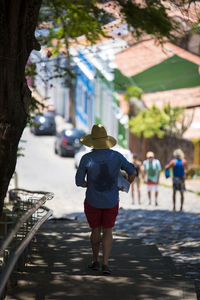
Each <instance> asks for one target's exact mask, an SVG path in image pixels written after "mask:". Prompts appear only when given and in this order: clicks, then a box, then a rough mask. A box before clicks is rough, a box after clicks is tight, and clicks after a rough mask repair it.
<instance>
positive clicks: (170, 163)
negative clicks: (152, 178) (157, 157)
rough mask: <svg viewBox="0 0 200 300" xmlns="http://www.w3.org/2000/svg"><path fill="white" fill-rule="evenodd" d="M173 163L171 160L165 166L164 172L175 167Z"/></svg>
mask: <svg viewBox="0 0 200 300" xmlns="http://www.w3.org/2000/svg"><path fill="white" fill-rule="evenodd" d="M175 164H176V163H175V161H174V160H173V159H172V160H170V162H169V163H168V164H167V165H166V166H165V170H168V169H170V168H173V167H174V166H175Z"/></svg>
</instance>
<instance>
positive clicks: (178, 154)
mask: <svg viewBox="0 0 200 300" xmlns="http://www.w3.org/2000/svg"><path fill="white" fill-rule="evenodd" d="M173 156H174V158H173V159H172V160H170V162H169V163H168V164H167V165H166V166H165V170H168V169H170V168H172V169H173V210H176V191H179V192H180V194H181V205H180V211H182V210H183V203H184V191H185V169H187V161H186V159H184V153H183V151H182V150H181V149H176V150H175V151H174V153H173Z"/></svg>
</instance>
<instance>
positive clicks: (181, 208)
mask: <svg viewBox="0 0 200 300" xmlns="http://www.w3.org/2000/svg"><path fill="white" fill-rule="evenodd" d="M183 203H184V193H183V192H181V207H180V211H182V210H183Z"/></svg>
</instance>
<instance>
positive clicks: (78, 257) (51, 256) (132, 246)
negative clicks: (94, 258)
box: [6, 219, 197, 300]
mask: <svg viewBox="0 0 200 300" xmlns="http://www.w3.org/2000/svg"><path fill="white" fill-rule="evenodd" d="M90 259H91V251H90V244H89V229H88V225H87V224H86V223H85V222H83V221H81V222H80V221H78V220H70V219H68V220H67V219H61V220H49V221H47V222H46V223H45V224H44V225H43V226H42V227H41V229H40V231H39V232H38V234H37V237H36V240H35V241H34V242H33V251H32V260H31V262H29V263H28V264H27V266H26V268H25V271H24V272H22V273H20V274H19V281H18V286H17V287H15V288H14V289H9V290H8V295H7V297H6V299H7V300H11V299H17V300H33V299H36V300H44V299H45V300H47V299H48V300H50V299H51V300H54V299H72V300H73V299H74V300H75V299H76V300H78V299H81V300H84V299H87V300H90V299H95V300H97V299H99V300H100V299H104V300H107V299H109V300H112V299H115V300H118V299H119V300H123V299H126V300H129V299H131V300H140V299H142V300H150V299H151V300H153V299H159V300H165V299H166V300H182V299H185V300H195V299H197V298H196V293H195V289H194V284H193V281H190V280H189V279H187V278H185V277H184V274H180V273H178V271H177V270H176V267H175V265H174V263H173V261H172V259H171V258H170V257H167V256H165V257H164V256H162V255H161V253H160V251H159V250H158V248H157V246H156V245H154V244H149V245H148V244H143V242H142V240H140V239H131V238H130V237H128V236H126V235H125V234H124V235H123V233H119V232H116V231H115V234H114V242H113V249H112V254H111V260H110V266H111V268H112V271H113V272H112V275H111V276H103V275H102V274H101V272H97V271H91V270H89V269H88V268H87V265H88V263H90Z"/></svg>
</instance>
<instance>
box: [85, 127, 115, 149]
mask: <svg viewBox="0 0 200 300" xmlns="http://www.w3.org/2000/svg"><path fill="white" fill-rule="evenodd" d="M80 141H81V143H83V144H84V145H86V146H88V147H91V148H93V149H108V148H112V147H113V146H115V145H116V143H117V141H116V139H115V138H113V137H112V136H109V135H107V132H106V129H105V128H104V127H103V125H101V124H97V125H94V126H93V127H92V131H91V134H87V135H85V136H83V137H81V138H80Z"/></svg>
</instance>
